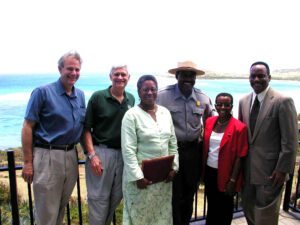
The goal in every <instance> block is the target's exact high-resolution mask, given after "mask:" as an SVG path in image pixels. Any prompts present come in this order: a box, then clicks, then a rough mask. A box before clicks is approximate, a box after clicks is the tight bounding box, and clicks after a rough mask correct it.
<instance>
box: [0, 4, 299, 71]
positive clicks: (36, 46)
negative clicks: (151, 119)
mask: <svg viewBox="0 0 300 225" xmlns="http://www.w3.org/2000/svg"><path fill="white" fill-rule="evenodd" d="M299 9H300V1H299V0H182V1H179V0H151V1H149V0H147V1H145V0H108V1H100V0H98V1H93V0H84V1H79V0H71V1H69V0H26V1H24V0H18V1H17V0H9V1H1V2H0V74H5V73H29V74H30V73H52V72H54V73H56V72H57V61H58V59H59V58H60V56H61V55H63V54H64V53H65V52H67V51H69V50H76V51H78V52H79V53H80V55H81V56H82V58H83V64H82V71H81V73H87V72H108V71H109V70H110V67H111V66H112V65H115V64H123V63H125V64H128V67H129V70H130V71H131V72H144V73H166V72H167V71H168V69H171V68H175V67H176V66H177V62H179V61H185V60H192V61H194V62H195V63H196V64H197V66H198V68H199V69H204V70H213V71H217V72H226V73H246V74H247V73H248V71H249V67H250V65H251V64H252V63H253V62H255V61H258V60H262V61H265V62H267V63H268V64H269V65H270V68H271V71H272V70H275V69H293V68H300V60H299V54H300V29H299V22H300V13H299Z"/></svg>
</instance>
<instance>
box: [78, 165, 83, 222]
mask: <svg viewBox="0 0 300 225" xmlns="http://www.w3.org/2000/svg"><path fill="white" fill-rule="evenodd" d="M78 169H79V168H78ZM77 203H78V216H79V224H80V225H82V211H81V195H80V174H79V173H78V178H77Z"/></svg>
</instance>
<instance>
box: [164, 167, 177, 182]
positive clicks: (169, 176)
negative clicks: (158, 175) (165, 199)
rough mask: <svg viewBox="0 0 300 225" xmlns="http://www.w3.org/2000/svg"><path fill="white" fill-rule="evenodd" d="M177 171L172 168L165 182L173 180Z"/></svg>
mask: <svg viewBox="0 0 300 225" xmlns="http://www.w3.org/2000/svg"><path fill="white" fill-rule="evenodd" d="M176 173H177V171H176V170H171V171H170V172H169V174H168V176H167V179H166V180H165V183H168V182H170V181H172V180H173V179H174V177H175V175H176Z"/></svg>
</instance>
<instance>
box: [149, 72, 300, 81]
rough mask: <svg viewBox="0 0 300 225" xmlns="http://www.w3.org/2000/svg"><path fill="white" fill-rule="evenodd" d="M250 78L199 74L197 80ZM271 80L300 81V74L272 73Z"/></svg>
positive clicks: (170, 76) (246, 78)
mask: <svg viewBox="0 0 300 225" xmlns="http://www.w3.org/2000/svg"><path fill="white" fill-rule="evenodd" d="M153 75H154V76H158V77H166V78H172V77H175V75H171V74H153ZM222 79H223V80H248V79H249V76H248V75H227V74H220V75H218V74H205V75H204V76H197V80H222ZM271 80H279V81H282V80H284V81H300V74H295V75H294V74H293V75H286V76H285V75H282V74H280V75H278V74H273V75H272V74H271Z"/></svg>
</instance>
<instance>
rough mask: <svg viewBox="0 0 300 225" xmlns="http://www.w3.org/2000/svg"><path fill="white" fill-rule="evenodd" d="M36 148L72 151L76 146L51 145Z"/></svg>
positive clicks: (39, 145)
mask: <svg viewBox="0 0 300 225" xmlns="http://www.w3.org/2000/svg"><path fill="white" fill-rule="evenodd" d="M34 146H35V147H39V148H45V149H49V150H64V151H70V150H72V149H74V146H75V145H74V144H71V145H49V144H35V145H34Z"/></svg>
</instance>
